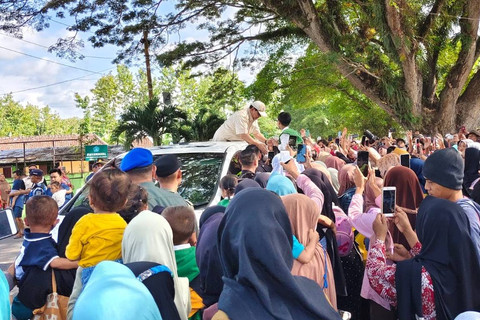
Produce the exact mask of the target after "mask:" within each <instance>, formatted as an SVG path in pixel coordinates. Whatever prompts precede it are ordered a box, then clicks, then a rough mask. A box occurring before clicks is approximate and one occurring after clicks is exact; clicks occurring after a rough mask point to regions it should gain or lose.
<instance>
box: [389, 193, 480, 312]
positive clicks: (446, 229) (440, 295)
mask: <svg viewBox="0 0 480 320" xmlns="http://www.w3.org/2000/svg"><path fill="white" fill-rule="evenodd" d="M416 232H417V235H418V240H419V241H420V243H421V244H422V250H421V251H420V254H419V255H417V256H415V257H414V258H413V259H410V260H406V261H402V262H399V263H398V264H397V271H396V275H395V282H396V288H397V296H398V310H399V319H400V320H410V319H415V315H414V314H415V313H416V314H418V315H421V311H422V308H421V306H422V297H421V270H422V266H423V267H425V269H426V270H427V271H428V273H429V274H430V276H431V277H432V282H433V289H434V292H435V309H436V313H437V319H438V320H447V319H453V318H455V317H456V316H457V315H458V314H460V313H461V312H464V311H468V310H480V287H479V286H478V284H479V283H480V264H479V261H478V258H477V254H476V249H475V246H474V244H473V242H472V239H471V237H470V224H469V222H468V219H467V217H466V215H465V213H464V212H463V209H462V208H461V207H460V206H459V205H457V204H456V203H454V202H451V201H448V200H444V199H439V198H435V197H431V196H429V197H427V198H425V200H423V201H422V204H421V205H420V208H419V210H418V216H417V225H416Z"/></svg>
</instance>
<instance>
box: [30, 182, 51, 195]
mask: <svg viewBox="0 0 480 320" xmlns="http://www.w3.org/2000/svg"><path fill="white" fill-rule="evenodd" d="M46 193H47V186H45V185H44V184H43V183H35V184H34V185H33V186H32V190H30V193H29V194H28V198H31V197H34V196H44V195H45V194H46Z"/></svg>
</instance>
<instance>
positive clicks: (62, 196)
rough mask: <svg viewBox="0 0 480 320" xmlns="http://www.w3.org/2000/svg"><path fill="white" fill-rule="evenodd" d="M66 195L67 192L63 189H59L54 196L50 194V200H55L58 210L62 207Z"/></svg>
mask: <svg viewBox="0 0 480 320" xmlns="http://www.w3.org/2000/svg"><path fill="white" fill-rule="evenodd" d="M66 194H67V190H65V189H60V190H58V191H57V192H55V193H54V194H52V199H53V200H55V202H56V203H57V205H58V207H59V208H60V207H61V206H63V204H64V203H65V195H66Z"/></svg>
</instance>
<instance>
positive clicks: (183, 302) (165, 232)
mask: <svg viewBox="0 0 480 320" xmlns="http://www.w3.org/2000/svg"><path fill="white" fill-rule="evenodd" d="M122 258H123V262H124V263H130V262H138V261H149V262H156V263H159V264H163V265H165V266H167V267H168V268H169V269H170V270H171V271H172V273H173V275H174V279H173V282H174V285H175V305H176V307H177V310H178V314H179V315H180V319H182V320H187V319H188V314H189V312H190V309H191V303H190V289H189V283H188V278H179V277H178V275H177V263H176V261H175V252H174V250H173V232H172V228H170V225H169V224H168V222H167V220H166V219H165V218H164V217H162V216H161V215H159V214H157V213H155V212H152V211H149V210H144V211H142V212H140V213H139V214H138V215H137V216H136V217H135V218H133V219H132V221H130V223H129V224H128V226H127V228H126V229H125V232H124V234H123V241H122Z"/></svg>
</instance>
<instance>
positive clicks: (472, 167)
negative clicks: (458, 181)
mask: <svg viewBox="0 0 480 320" xmlns="http://www.w3.org/2000/svg"><path fill="white" fill-rule="evenodd" d="M478 170H480V150H478V149H475V148H467V149H465V169H464V171H463V172H464V176H463V185H464V186H465V188H466V189H467V190H468V189H469V188H470V185H471V184H472V182H473V181H475V180H476V179H477V178H478V177H480V174H479V173H478ZM468 191H470V190H468Z"/></svg>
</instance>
